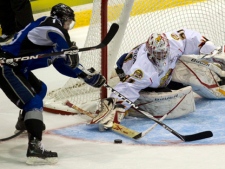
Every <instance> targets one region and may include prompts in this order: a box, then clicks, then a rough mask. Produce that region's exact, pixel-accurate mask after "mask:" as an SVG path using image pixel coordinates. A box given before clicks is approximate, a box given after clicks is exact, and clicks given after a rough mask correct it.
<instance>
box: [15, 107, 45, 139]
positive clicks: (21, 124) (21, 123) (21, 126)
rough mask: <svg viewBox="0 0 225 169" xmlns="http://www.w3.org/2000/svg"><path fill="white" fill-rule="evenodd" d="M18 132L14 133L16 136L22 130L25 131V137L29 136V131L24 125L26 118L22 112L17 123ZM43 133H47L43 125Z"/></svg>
mask: <svg viewBox="0 0 225 169" xmlns="http://www.w3.org/2000/svg"><path fill="white" fill-rule="evenodd" d="M15 128H16V131H15V132H14V133H15V134H16V133H18V132H19V131H21V130H24V132H23V133H22V134H23V135H27V129H26V126H25V123H24V117H23V113H22V111H20V112H19V117H18V121H17V123H16V126H15ZM42 130H43V132H44V131H45V124H44V123H43V129H42Z"/></svg>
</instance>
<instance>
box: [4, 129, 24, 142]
mask: <svg viewBox="0 0 225 169" xmlns="http://www.w3.org/2000/svg"><path fill="white" fill-rule="evenodd" d="M23 132H24V130H21V131H19V132H18V133H16V134H13V135H12V136H9V137H6V138H1V139H0V142H2V141H7V140H10V139H13V138H15V137H17V136H19V135H20V134H22V133H23Z"/></svg>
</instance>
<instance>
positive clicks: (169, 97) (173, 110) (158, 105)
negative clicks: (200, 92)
mask: <svg viewBox="0 0 225 169" xmlns="http://www.w3.org/2000/svg"><path fill="white" fill-rule="evenodd" d="M135 104H136V105H138V106H139V107H140V108H141V109H143V110H144V111H146V112H149V113H150V114H152V115H153V116H154V117H156V118H161V117H162V116H164V115H165V114H167V113H168V116H167V119H171V118H178V117H181V116H184V115H186V114H188V113H191V112H193V111H195V101H194V96H193V92H192V88H191V86H187V87H184V88H181V89H179V90H173V91H172V92H158V93H156V92H141V93H140V97H139V98H138V100H137V101H135ZM129 115H131V116H136V117H144V116H140V113H137V112H135V110H133V109H129Z"/></svg>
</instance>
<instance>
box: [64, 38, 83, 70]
mask: <svg viewBox="0 0 225 169" xmlns="http://www.w3.org/2000/svg"><path fill="white" fill-rule="evenodd" d="M70 49H75V50H76V49H78V47H77V45H76V42H71V46H70ZM79 61H80V58H79V55H78V54H73V55H70V54H67V55H66V63H67V65H68V66H70V67H71V68H76V67H77V66H78V64H79Z"/></svg>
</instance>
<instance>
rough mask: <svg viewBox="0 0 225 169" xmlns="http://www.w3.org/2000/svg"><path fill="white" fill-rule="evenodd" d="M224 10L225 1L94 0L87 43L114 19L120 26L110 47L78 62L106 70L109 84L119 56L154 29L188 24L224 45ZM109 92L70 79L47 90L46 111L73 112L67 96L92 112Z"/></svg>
mask: <svg viewBox="0 0 225 169" xmlns="http://www.w3.org/2000/svg"><path fill="white" fill-rule="evenodd" d="M224 9H225V1H224V0H160V1H155V0H110V1H108V0H94V1H93V8H92V16H91V21H90V26H89V30H88V35H87V38H86V41H85V47H89V46H95V45H96V44H99V43H100V42H101V40H102V38H103V37H104V36H105V35H106V33H107V31H108V29H109V27H110V26H111V24H112V23H118V24H119V26H120V27H119V31H118V32H117V34H116V36H115V37H114V38H113V40H112V41H111V42H110V44H109V45H108V47H106V48H103V49H101V50H100V49H99V50H91V51H87V52H83V53H82V54H81V57H80V62H81V64H82V65H83V66H84V67H85V68H90V67H94V68H95V69H96V71H98V72H102V74H103V75H104V76H105V77H107V80H108V83H109V85H111V86H114V84H116V82H117V80H118V78H117V77H116V75H115V73H113V70H114V66H115V62H116V60H117V59H118V58H119V56H121V55H122V54H123V53H126V52H129V51H130V50H131V49H132V48H133V47H135V46H137V45H139V44H141V43H144V42H145V41H146V40H147V39H148V37H149V36H150V34H151V33H153V32H156V33H158V32H159V33H161V32H168V31H173V30H179V29H182V28H187V29H193V30H196V31H199V32H200V33H202V34H203V35H204V36H205V37H207V38H208V39H210V40H211V41H213V42H214V43H215V44H216V45H218V46H221V45H223V44H225V26H224V23H225V17H224V15H225V14H224V12H223V11H224ZM105 97H107V91H106V89H104V88H102V90H100V89H96V88H93V87H91V86H89V85H86V84H85V83H84V82H83V81H81V80H79V79H74V78H71V79H69V80H68V81H67V82H66V84H65V85H64V86H62V87H61V88H60V89H56V90H53V91H50V92H49V93H48V94H47V96H46V98H45V99H44V110H45V111H49V112H52V113H60V114H74V113H76V112H75V111H74V109H71V108H69V107H67V106H65V105H64V103H65V102H66V100H69V101H70V102H71V103H73V104H75V105H76V106H78V107H81V108H82V109H85V110H89V111H92V112H94V111H95V110H97V109H99V101H100V99H101V98H105Z"/></svg>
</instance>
